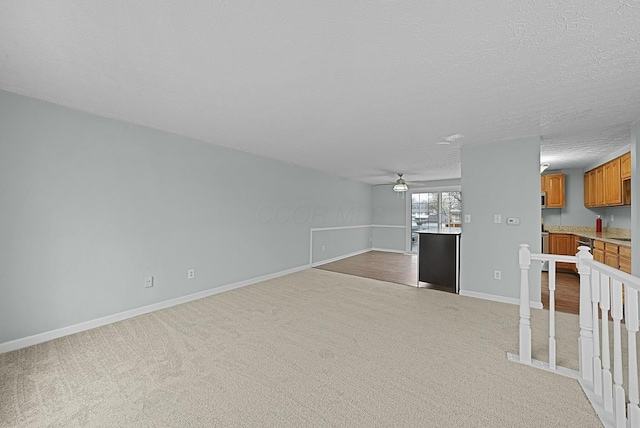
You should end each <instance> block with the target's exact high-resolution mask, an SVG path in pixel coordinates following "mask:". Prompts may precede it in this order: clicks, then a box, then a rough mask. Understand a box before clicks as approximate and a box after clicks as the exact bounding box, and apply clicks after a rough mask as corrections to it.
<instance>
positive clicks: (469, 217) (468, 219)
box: [464, 214, 471, 223]
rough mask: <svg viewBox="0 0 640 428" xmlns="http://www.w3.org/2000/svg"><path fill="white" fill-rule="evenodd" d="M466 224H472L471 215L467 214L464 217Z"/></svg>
mask: <svg viewBox="0 0 640 428" xmlns="http://www.w3.org/2000/svg"><path fill="white" fill-rule="evenodd" d="M464 222H465V223H471V214H465V215H464Z"/></svg>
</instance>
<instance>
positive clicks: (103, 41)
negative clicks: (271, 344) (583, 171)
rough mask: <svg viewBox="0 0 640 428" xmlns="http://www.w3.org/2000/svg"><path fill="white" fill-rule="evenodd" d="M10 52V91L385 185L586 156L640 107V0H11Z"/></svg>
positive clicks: (623, 130) (5, 84)
mask: <svg viewBox="0 0 640 428" xmlns="http://www.w3.org/2000/svg"><path fill="white" fill-rule="evenodd" d="M0 61H1V62H0V89H4V90H7V91H10V92H15V93H19V94H23V95H27V96H31V97H34V98H39V99H43V100H47V101H51V102H54V103H57V104H61V105H64V106H68V107H72V108H75V109H79V110H84V111H87V112H91V113H95V114H97V115H101V116H106V117H110V118H116V119H121V120H125V121H129V122H133V123H137V124H141V125H146V126H149V127H152V128H156V129H161V130H165V131H169V132H174V133H177V134H181V135H185V136H189V137H194V138H198V139H201V140H205V141H208V142H211V143H215V144H220V145H224V146H229V147H233V148H236V149H239V150H243V151H247V152H251V153H256V154H259V155H263V156H267V157H271V158H276V159H280V160H283V161H285V162H288V163H293V164H298V165H303V166H307V167H311V168H315V169H319V170H322V171H325V172H328V173H330V174H334V175H338V176H342V177H347V178H352V179H356V180H360V181H363V182H367V183H371V184H380V183H386V182H391V181H393V180H395V177H394V175H395V172H396V171H400V172H404V173H405V178H407V180H411V181H417V180H435V179H447V178H456V177H459V176H460V152H459V151H460V146H462V145H470V144H490V143H492V142H496V141H501V140H505V139H509V138H516V137H523V136H531V135H540V136H541V140H542V141H541V151H542V153H541V158H542V160H543V161H548V162H550V163H551V168H552V169H556V168H569V167H583V166H586V165H589V164H591V163H593V162H595V161H597V160H598V159H599V158H601V157H603V156H606V155H607V154H609V153H611V152H613V151H615V150H617V149H619V148H622V147H624V146H625V145H628V144H629V129H630V124H631V123H632V122H633V121H635V120H639V119H640V1H638V0H624V1H618V0H615V1H614V0H602V1H596V0H590V1H587V0H574V1H569V0H546V1H534V0H529V1H525V0H522V1H512V0H486V1H472V0H468V1H453V0H431V1H400V0H398V1H394V0H378V1H373V0H369V1H367V0H358V1H342V0H341V1H309V0H307V1H301V0H282V1H278V2H267V1H259V0H235V1H232V0H207V1H188V2H186V1H179V0H165V1H162V2H157V1H151V0H138V1H123V0H120V1H104V0H75V1H74V0H67V1H56V2H51V1H44V0H42V1H28V2H26V1H24V0H3V1H2V2H0ZM458 133H459V134H463V135H464V137H463V138H460V139H458V140H455V141H453V142H452V143H451V144H449V145H442V144H437V143H438V142H442V141H443V140H444V138H445V137H447V136H450V135H453V134H458Z"/></svg>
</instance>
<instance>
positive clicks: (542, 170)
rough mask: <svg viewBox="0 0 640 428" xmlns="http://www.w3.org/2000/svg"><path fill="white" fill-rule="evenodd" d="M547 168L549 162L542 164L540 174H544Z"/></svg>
mask: <svg viewBox="0 0 640 428" xmlns="http://www.w3.org/2000/svg"><path fill="white" fill-rule="evenodd" d="M547 168H549V164H548V163H547V162H545V163H543V164H541V165H540V174H542V173H543V172H544V171H545V170H546V169H547Z"/></svg>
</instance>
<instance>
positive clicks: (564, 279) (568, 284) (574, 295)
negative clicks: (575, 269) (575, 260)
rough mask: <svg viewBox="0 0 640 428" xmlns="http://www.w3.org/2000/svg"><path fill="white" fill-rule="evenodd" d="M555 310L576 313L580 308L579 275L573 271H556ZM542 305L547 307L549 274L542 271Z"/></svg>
mask: <svg viewBox="0 0 640 428" xmlns="http://www.w3.org/2000/svg"><path fill="white" fill-rule="evenodd" d="M555 294H556V310H557V311H560V312H567V313H570V314H578V313H579V310H580V277H579V276H578V274H575V273H564V272H557V273H556V293H555ZM542 306H543V307H544V308H545V309H549V274H548V273H547V272H542Z"/></svg>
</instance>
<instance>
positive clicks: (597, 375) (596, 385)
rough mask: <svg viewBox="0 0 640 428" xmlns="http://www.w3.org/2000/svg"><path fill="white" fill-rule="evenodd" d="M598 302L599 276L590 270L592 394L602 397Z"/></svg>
mask: <svg viewBox="0 0 640 428" xmlns="http://www.w3.org/2000/svg"><path fill="white" fill-rule="evenodd" d="M599 301H600V275H598V272H594V271H593V270H591V303H592V310H591V312H592V315H593V392H594V393H595V394H596V395H597V396H602V361H601V360H600V334H599V330H600V329H599V328H598V325H599V322H598V302H599Z"/></svg>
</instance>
